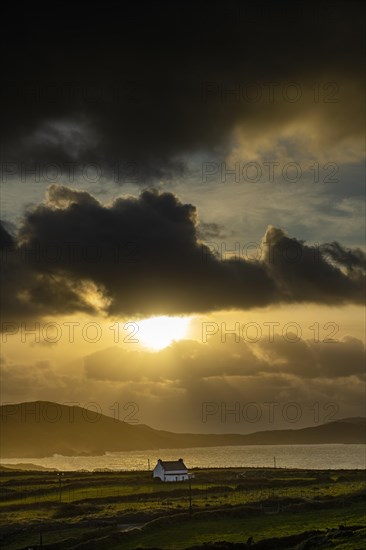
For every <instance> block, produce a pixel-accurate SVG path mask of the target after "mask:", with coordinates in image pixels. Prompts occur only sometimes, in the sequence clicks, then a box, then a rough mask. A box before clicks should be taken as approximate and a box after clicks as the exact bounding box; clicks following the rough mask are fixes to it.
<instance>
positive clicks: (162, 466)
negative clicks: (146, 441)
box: [153, 458, 189, 481]
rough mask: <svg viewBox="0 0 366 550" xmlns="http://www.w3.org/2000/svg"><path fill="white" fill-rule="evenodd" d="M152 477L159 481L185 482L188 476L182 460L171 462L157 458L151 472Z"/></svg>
mask: <svg viewBox="0 0 366 550" xmlns="http://www.w3.org/2000/svg"><path fill="white" fill-rule="evenodd" d="M153 477H158V478H160V479H161V481H185V480H187V479H189V474H188V469H187V466H186V465H185V464H184V462H183V458H180V459H179V460H171V461H166V460H161V459H160V458H159V460H158V463H157V465H156V466H155V468H154V470H153Z"/></svg>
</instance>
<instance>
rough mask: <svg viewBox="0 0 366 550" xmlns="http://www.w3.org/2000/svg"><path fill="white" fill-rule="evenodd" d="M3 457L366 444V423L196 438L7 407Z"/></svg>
mask: <svg viewBox="0 0 366 550" xmlns="http://www.w3.org/2000/svg"><path fill="white" fill-rule="evenodd" d="M0 422H1V446H0V456H1V458H41V457H46V456H52V455H54V454H60V455H64V456H83V455H84V456H97V455H103V454H104V453H105V452H113V451H132V450H147V449H167V448H175V449H179V448H187V447H212V446H224V445H299V444H302V445H307V444H326V443H328V444H329V443H343V444H351V443H366V436H365V431H366V419H365V418H348V419H347V418H346V419H342V420H336V421H334V422H329V423H327V424H321V425H318V426H314V427H309V428H302V429H293V430H270V431H262V432H255V433H252V434H248V435H243V434H191V433H173V432H167V431H163V430H155V429H153V428H150V427H149V426H146V425H143V424H140V425H131V424H128V423H126V422H122V421H120V420H116V419H114V418H111V417H109V416H105V415H102V414H97V413H94V412H93V411H90V410H87V409H83V408H81V407H77V406H67V405H61V404H58V403H52V402H48V401H35V402H28V403H18V404H12V405H2V406H1V407H0Z"/></svg>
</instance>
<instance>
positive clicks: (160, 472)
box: [153, 462, 165, 481]
mask: <svg viewBox="0 0 366 550" xmlns="http://www.w3.org/2000/svg"><path fill="white" fill-rule="evenodd" d="M164 474H165V470H164V468H163V466H162V465H161V464H160V462H158V463H157V465H156V466H155V468H154V470H153V477H160V479H161V480H162V481H164Z"/></svg>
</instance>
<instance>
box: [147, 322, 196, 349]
mask: <svg viewBox="0 0 366 550" xmlns="http://www.w3.org/2000/svg"><path fill="white" fill-rule="evenodd" d="M190 321H191V318H190V317H168V316H167V315H163V316H160V317H151V318H150V319H144V320H143V321H138V323H137V325H138V332H137V333H136V337H137V338H138V340H139V342H140V343H141V344H142V345H143V346H145V347H147V348H151V349H154V350H160V349H163V348H166V347H167V346H169V344H171V343H172V342H173V341H174V340H181V339H182V338H184V337H185V336H186V334H187V330H188V327H189V323H190Z"/></svg>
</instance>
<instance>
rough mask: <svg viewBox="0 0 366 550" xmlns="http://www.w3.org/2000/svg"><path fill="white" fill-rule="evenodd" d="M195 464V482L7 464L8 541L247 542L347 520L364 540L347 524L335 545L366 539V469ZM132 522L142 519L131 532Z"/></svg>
mask: <svg viewBox="0 0 366 550" xmlns="http://www.w3.org/2000/svg"><path fill="white" fill-rule="evenodd" d="M193 473H194V474H195V477H194V479H192V481H191V489H190V487H189V483H188V482H180V483H161V482H157V481H153V479H152V477H151V472H65V473H64V474H63V475H62V476H57V474H56V472H21V471H14V470H1V472H0V481H1V498H0V536H1V539H0V540H1V541H2V542H1V548H4V549H8V550H18V549H23V548H28V547H32V548H37V547H40V541H41V540H42V544H43V548H73V547H75V546H76V545H78V548H83V547H85V548H104V547H106V548H111V549H112V550H117V549H123V548H126V549H133V548H152V547H154V548H166V549H168V548H170V549H173V548H177V549H184V548H188V547H189V546H193V545H200V544H203V543H209V542H215V541H227V542H232V543H234V542H235V543H244V542H246V541H247V540H248V538H249V537H253V540H254V542H255V543H257V544H258V543H259V541H263V540H265V539H270V538H272V537H288V536H290V535H295V534H299V533H303V532H305V531H311V530H323V531H325V530H326V529H328V530H329V529H337V528H338V526H339V525H343V526H345V527H348V528H350V527H351V526H356V525H357V526H364V527H365V529H364V530H362V529H359V530H357V532H356V531H355V532H353V533H352V537H353V538H352V544H353V545H355V544H356V546H349V544H351V540H350V536H351V535H350V534H349V532H347V533H346V532H344V533H343V532H341V533H340V534H339V533H338V534H337V536H336V538H335V539H334V540H333V539H332V540H331V542H332V548H337V549H339V550H341V549H347V548H357V547H358V546H357V545H359V548H362V547H363V546H364V545H366V544H365V543H366V517H365V516H366V508H365V495H366V481H365V474H364V472H363V471H359V470H357V471H349V470H347V471H339V470H337V471H314V470H308V471H307V470H285V469H280V468H277V469H265V468H262V469H257V468H250V469H245V470H244V469H238V468H229V469H208V470H200V469H197V470H195V471H194V472H193ZM60 478H61V481H60ZM190 497H191V509H190ZM189 512H190V513H189ZM134 526H138V529H135V530H134V531H129V532H127V533H125V532H124V531H125V530H128V528H129V527H134ZM342 535H344V537H345V538H344V537H343V538H344V540H343V538H342ZM331 536H333V535H332V532H329V533H328V539H329V540H330V538H329V537H331ZM102 537H107V538H104V539H102ZM347 537H348V538H347ZM357 539H360V541H362V543H361V542H357ZM93 541H95V542H93ZM328 542H329V541H328ZM83 544H84V545H85V546H83ZM347 545H348V546H347ZM255 546H256V545H254V547H255ZM316 547H317V548H318V547H319V548H321V546H316ZM324 547H329V545H328V546H324ZM289 548H290V546H289Z"/></svg>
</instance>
